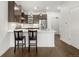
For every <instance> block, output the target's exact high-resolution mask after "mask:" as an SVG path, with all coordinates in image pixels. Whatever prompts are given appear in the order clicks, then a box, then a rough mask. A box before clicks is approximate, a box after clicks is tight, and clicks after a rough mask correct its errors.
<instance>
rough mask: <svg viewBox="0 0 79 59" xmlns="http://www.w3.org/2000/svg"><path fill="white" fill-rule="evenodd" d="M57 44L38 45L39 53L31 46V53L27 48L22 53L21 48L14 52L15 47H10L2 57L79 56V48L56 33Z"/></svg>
mask: <svg viewBox="0 0 79 59" xmlns="http://www.w3.org/2000/svg"><path fill="white" fill-rule="evenodd" d="M55 45H56V47H53V48H51V47H50V48H48V47H44V48H42V47H38V52H37V53H36V51H35V49H34V48H31V53H29V52H28V49H27V48H25V49H24V51H23V53H22V50H21V48H19V49H17V52H16V53H15V54H14V50H13V49H14V48H10V49H9V50H8V51H7V52H5V53H4V54H3V55H2V57H79V50H78V49H76V48H74V47H72V46H70V45H68V44H66V43H65V42H63V41H61V40H60V36H59V35H55Z"/></svg>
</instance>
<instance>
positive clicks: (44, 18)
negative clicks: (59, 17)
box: [39, 14, 47, 20]
mask: <svg viewBox="0 0 79 59" xmlns="http://www.w3.org/2000/svg"><path fill="white" fill-rule="evenodd" d="M39 19H40V20H47V14H42V15H39Z"/></svg>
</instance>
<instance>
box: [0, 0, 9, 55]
mask: <svg viewBox="0 0 79 59" xmlns="http://www.w3.org/2000/svg"><path fill="white" fill-rule="evenodd" d="M7 31H8V2H4V1H2V2H1V1H0V56H1V55H2V54H3V53H4V52H5V51H6V50H7V49H8V48H9V43H10V42H9V41H10V40H9V37H8V36H9V35H8V32H7Z"/></svg>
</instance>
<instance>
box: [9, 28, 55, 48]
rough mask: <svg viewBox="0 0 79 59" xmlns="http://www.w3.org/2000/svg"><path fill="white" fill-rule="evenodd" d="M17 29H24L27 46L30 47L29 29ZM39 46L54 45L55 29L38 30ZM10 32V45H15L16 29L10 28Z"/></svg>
mask: <svg viewBox="0 0 79 59" xmlns="http://www.w3.org/2000/svg"><path fill="white" fill-rule="evenodd" d="M17 30H23V32H24V35H25V36H26V47H28V30H26V29H16V31H17ZM37 31H38V34H37V42H38V43H37V46H38V47H54V46H55V43H54V40H55V39H54V34H55V31H54V30H37ZM8 32H9V34H10V47H14V31H12V30H9V31H8Z"/></svg>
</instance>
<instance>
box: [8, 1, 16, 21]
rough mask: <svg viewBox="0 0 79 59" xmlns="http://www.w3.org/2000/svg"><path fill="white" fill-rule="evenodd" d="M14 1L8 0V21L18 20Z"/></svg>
mask: <svg viewBox="0 0 79 59" xmlns="http://www.w3.org/2000/svg"><path fill="white" fill-rule="evenodd" d="M14 4H15V3H14V1H8V22H16V20H15V19H14Z"/></svg>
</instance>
